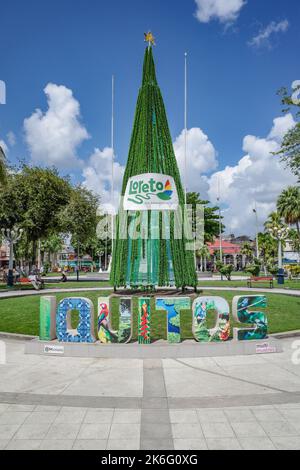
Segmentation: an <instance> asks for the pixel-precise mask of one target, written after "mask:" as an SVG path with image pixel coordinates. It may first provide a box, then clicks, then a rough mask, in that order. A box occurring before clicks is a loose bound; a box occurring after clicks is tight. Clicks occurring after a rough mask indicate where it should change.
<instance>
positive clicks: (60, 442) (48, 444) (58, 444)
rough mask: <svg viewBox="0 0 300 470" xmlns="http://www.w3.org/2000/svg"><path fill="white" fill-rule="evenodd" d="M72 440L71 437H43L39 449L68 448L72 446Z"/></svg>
mask: <svg viewBox="0 0 300 470" xmlns="http://www.w3.org/2000/svg"><path fill="white" fill-rule="evenodd" d="M73 443H74V440H71V439H56V440H51V439H44V440H43V441H42V443H41V446H40V450H70V449H72V447H73Z"/></svg>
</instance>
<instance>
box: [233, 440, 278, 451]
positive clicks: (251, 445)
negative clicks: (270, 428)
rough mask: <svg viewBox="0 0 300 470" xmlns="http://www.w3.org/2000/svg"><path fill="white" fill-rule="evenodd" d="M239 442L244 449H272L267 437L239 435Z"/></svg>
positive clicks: (273, 447) (272, 445) (271, 443)
mask: <svg viewBox="0 0 300 470" xmlns="http://www.w3.org/2000/svg"><path fill="white" fill-rule="evenodd" d="M239 441H240V444H241V446H242V448H243V449H244V450H274V449H276V447H275V446H274V444H273V442H272V441H271V439H269V438H268V437H239Z"/></svg>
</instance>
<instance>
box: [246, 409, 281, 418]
mask: <svg viewBox="0 0 300 470" xmlns="http://www.w3.org/2000/svg"><path fill="white" fill-rule="evenodd" d="M252 411H253V414H254V416H255V418H256V419H257V420H258V421H285V418H284V416H283V415H282V414H281V413H280V412H279V411H278V410H276V409H275V408H274V409H269V410H257V409H253V410H252Z"/></svg>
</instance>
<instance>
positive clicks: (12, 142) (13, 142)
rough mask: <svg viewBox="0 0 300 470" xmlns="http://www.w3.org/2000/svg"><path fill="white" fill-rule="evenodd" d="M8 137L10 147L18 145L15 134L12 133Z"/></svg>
mask: <svg viewBox="0 0 300 470" xmlns="http://www.w3.org/2000/svg"><path fill="white" fill-rule="evenodd" d="M6 137H7V141H8V143H9V145H10V146H11V147H13V146H14V145H16V136H15V134H14V133H13V132H12V131H10V132H9V133H8V134H7V136H6Z"/></svg>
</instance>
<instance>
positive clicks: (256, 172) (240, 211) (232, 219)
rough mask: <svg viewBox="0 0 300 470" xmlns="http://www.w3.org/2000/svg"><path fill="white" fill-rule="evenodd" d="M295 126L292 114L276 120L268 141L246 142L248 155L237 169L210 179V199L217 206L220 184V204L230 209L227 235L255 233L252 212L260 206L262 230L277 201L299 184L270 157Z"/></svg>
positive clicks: (249, 138)
mask: <svg viewBox="0 0 300 470" xmlns="http://www.w3.org/2000/svg"><path fill="white" fill-rule="evenodd" d="M294 125H295V121H294V120H293V118H292V116H291V115H290V114H287V115H286V116H283V117H279V118H276V119H274V121H273V127H272V129H271V132H270V133H269V135H268V136H267V137H266V138H259V137H256V136H253V135H247V136H246V137H245V138H244V141H243V150H244V152H245V153H246V155H245V156H244V157H242V158H241V159H240V160H239V162H238V163H237V165H235V166H227V167H226V168H225V169H224V170H222V171H218V172H216V173H214V174H213V175H212V176H211V177H210V179H209V191H208V194H209V198H210V200H211V201H212V202H213V203H215V202H216V201H217V197H218V181H219V182H220V193H221V201H222V203H223V204H225V205H226V206H227V209H225V210H224V214H223V215H224V219H225V224H226V227H227V231H230V232H233V233H235V234H237V235H240V234H251V235H253V234H254V233H255V218H254V214H253V208H254V204H255V201H256V203H257V213H258V219H259V226H260V229H262V227H263V223H264V221H265V219H266V218H267V216H268V215H269V213H270V212H272V211H273V210H274V209H275V207H276V199H277V197H278V195H279V194H280V192H281V191H282V190H283V189H284V188H285V187H286V186H288V185H290V184H294V183H296V180H297V179H296V177H295V176H293V175H292V173H291V172H290V171H289V170H285V169H284V166H283V165H282V164H281V162H280V159H279V157H276V156H274V155H272V154H271V152H276V151H277V150H278V149H279V147H280V141H281V139H282V137H283V135H284V133H285V132H286V131H287V130H288V129H290V128H291V127H293V126H294Z"/></svg>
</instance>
